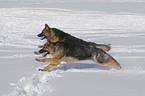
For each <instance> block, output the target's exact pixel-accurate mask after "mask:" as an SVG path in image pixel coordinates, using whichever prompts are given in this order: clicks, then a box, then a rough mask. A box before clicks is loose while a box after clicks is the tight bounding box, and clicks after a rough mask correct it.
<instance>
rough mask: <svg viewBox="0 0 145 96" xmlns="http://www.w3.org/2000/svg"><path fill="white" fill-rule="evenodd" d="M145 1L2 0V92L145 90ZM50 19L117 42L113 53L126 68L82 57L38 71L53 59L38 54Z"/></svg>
mask: <svg viewBox="0 0 145 96" xmlns="http://www.w3.org/2000/svg"><path fill="white" fill-rule="evenodd" d="M99 1H101V2H99ZM102 1H103V2H102ZM45 2H46V3H45ZM144 4H145V2H144V0H122V2H120V0H91V1H90V0H79V1H78V0H74V2H71V0H62V1H61V2H60V0H53V1H52V0H41V1H40V0H39V1H38V0H25V1H23V0H21V1H18V0H1V1H0V5H1V6H0V65H1V70H0V76H1V79H0V80H1V82H0V95H1V96H5V95H6V96H145V92H144V89H145V12H144V10H145V7H144ZM45 23H47V24H48V25H49V26H51V27H56V28H59V29H61V30H63V31H65V32H67V33H69V34H71V35H73V36H76V37H79V38H82V39H84V40H86V41H93V42H96V43H109V44H111V46H112V49H111V50H110V51H109V52H108V53H109V54H111V55H112V56H113V57H114V58H115V59H116V60H117V61H118V62H119V63H120V64H121V66H122V69H121V70H114V69H113V68H112V67H110V66H105V67H104V66H100V65H97V64H95V63H93V62H91V61H82V62H78V63H67V64H65V63H62V64H61V65H60V66H58V67H56V68H54V69H52V70H51V71H50V72H38V71H37V69H38V68H40V67H41V68H43V67H44V66H46V65H48V64H47V63H39V62H36V61H35V58H36V57H41V56H36V55H35V54H34V51H37V50H39V48H37V46H38V45H41V44H43V43H45V42H46V41H45V40H44V41H41V40H40V38H38V37H37V34H39V33H40V32H41V30H42V29H43V28H44V25H45Z"/></svg>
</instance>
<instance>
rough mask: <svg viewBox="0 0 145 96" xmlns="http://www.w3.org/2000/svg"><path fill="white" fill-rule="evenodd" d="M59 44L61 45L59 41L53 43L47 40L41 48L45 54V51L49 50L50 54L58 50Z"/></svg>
mask: <svg viewBox="0 0 145 96" xmlns="http://www.w3.org/2000/svg"><path fill="white" fill-rule="evenodd" d="M60 46H61V43H59V42H55V43H53V42H50V41H47V42H46V43H45V45H44V47H43V50H44V52H45V54H47V52H49V53H50V54H54V53H55V52H56V51H58V49H59V48H60ZM45 54H44V55H45Z"/></svg>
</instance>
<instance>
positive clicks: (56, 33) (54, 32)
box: [37, 24, 64, 42]
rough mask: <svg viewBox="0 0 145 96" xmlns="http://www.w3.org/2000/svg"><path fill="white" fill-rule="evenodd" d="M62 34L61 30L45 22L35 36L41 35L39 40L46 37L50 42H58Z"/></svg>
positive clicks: (61, 38)
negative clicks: (43, 26)
mask: <svg viewBox="0 0 145 96" xmlns="http://www.w3.org/2000/svg"><path fill="white" fill-rule="evenodd" d="M63 34H64V32H63V31H61V30H59V29H57V28H50V27H49V26H48V25H47V24H45V28H44V29H43V30H42V32H41V33H40V34H38V35H37V36H38V37H42V38H41V40H43V39H46V38H47V39H48V40H49V41H51V42H58V41H62V40H63Z"/></svg>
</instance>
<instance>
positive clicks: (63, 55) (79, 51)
mask: <svg viewBox="0 0 145 96" xmlns="http://www.w3.org/2000/svg"><path fill="white" fill-rule="evenodd" d="M41 51H42V52H45V54H46V53H47V52H49V53H50V54H53V58H44V59H38V58H36V60H37V61H39V62H48V63H50V64H49V65H48V66H47V67H45V68H44V69H39V71H47V70H50V69H51V68H53V67H55V66H57V65H59V64H60V62H61V61H64V62H77V61H81V60H92V61H94V62H96V63H97V64H100V65H103V66H105V65H107V64H109V65H111V66H113V67H115V68H116V69H120V68H121V66H120V64H119V63H118V62H117V61H116V60H115V59H114V58H113V57H112V56H110V55H109V54H107V53H106V52H105V51H104V50H102V49H100V48H96V47H90V46H86V45H80V44H74V43H66V42H54V43H53V42H50V41H47V43H46V44H44V47H43V48H42V49H41Z"/></svg>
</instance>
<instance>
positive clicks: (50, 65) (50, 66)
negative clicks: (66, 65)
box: [39, 64, 59, 71]
mask: <svg viewBox="0 0 145 96" xmlns="http://www.w3.org/2000/svg"><path fill="white" fill-rule="evenodd" d="M57 65H59V64H49V65H48V66H47V67H45V68H44V69H39V71H48V70H50V69H52V68H53V67H56V66H57Z"/></svg>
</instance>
